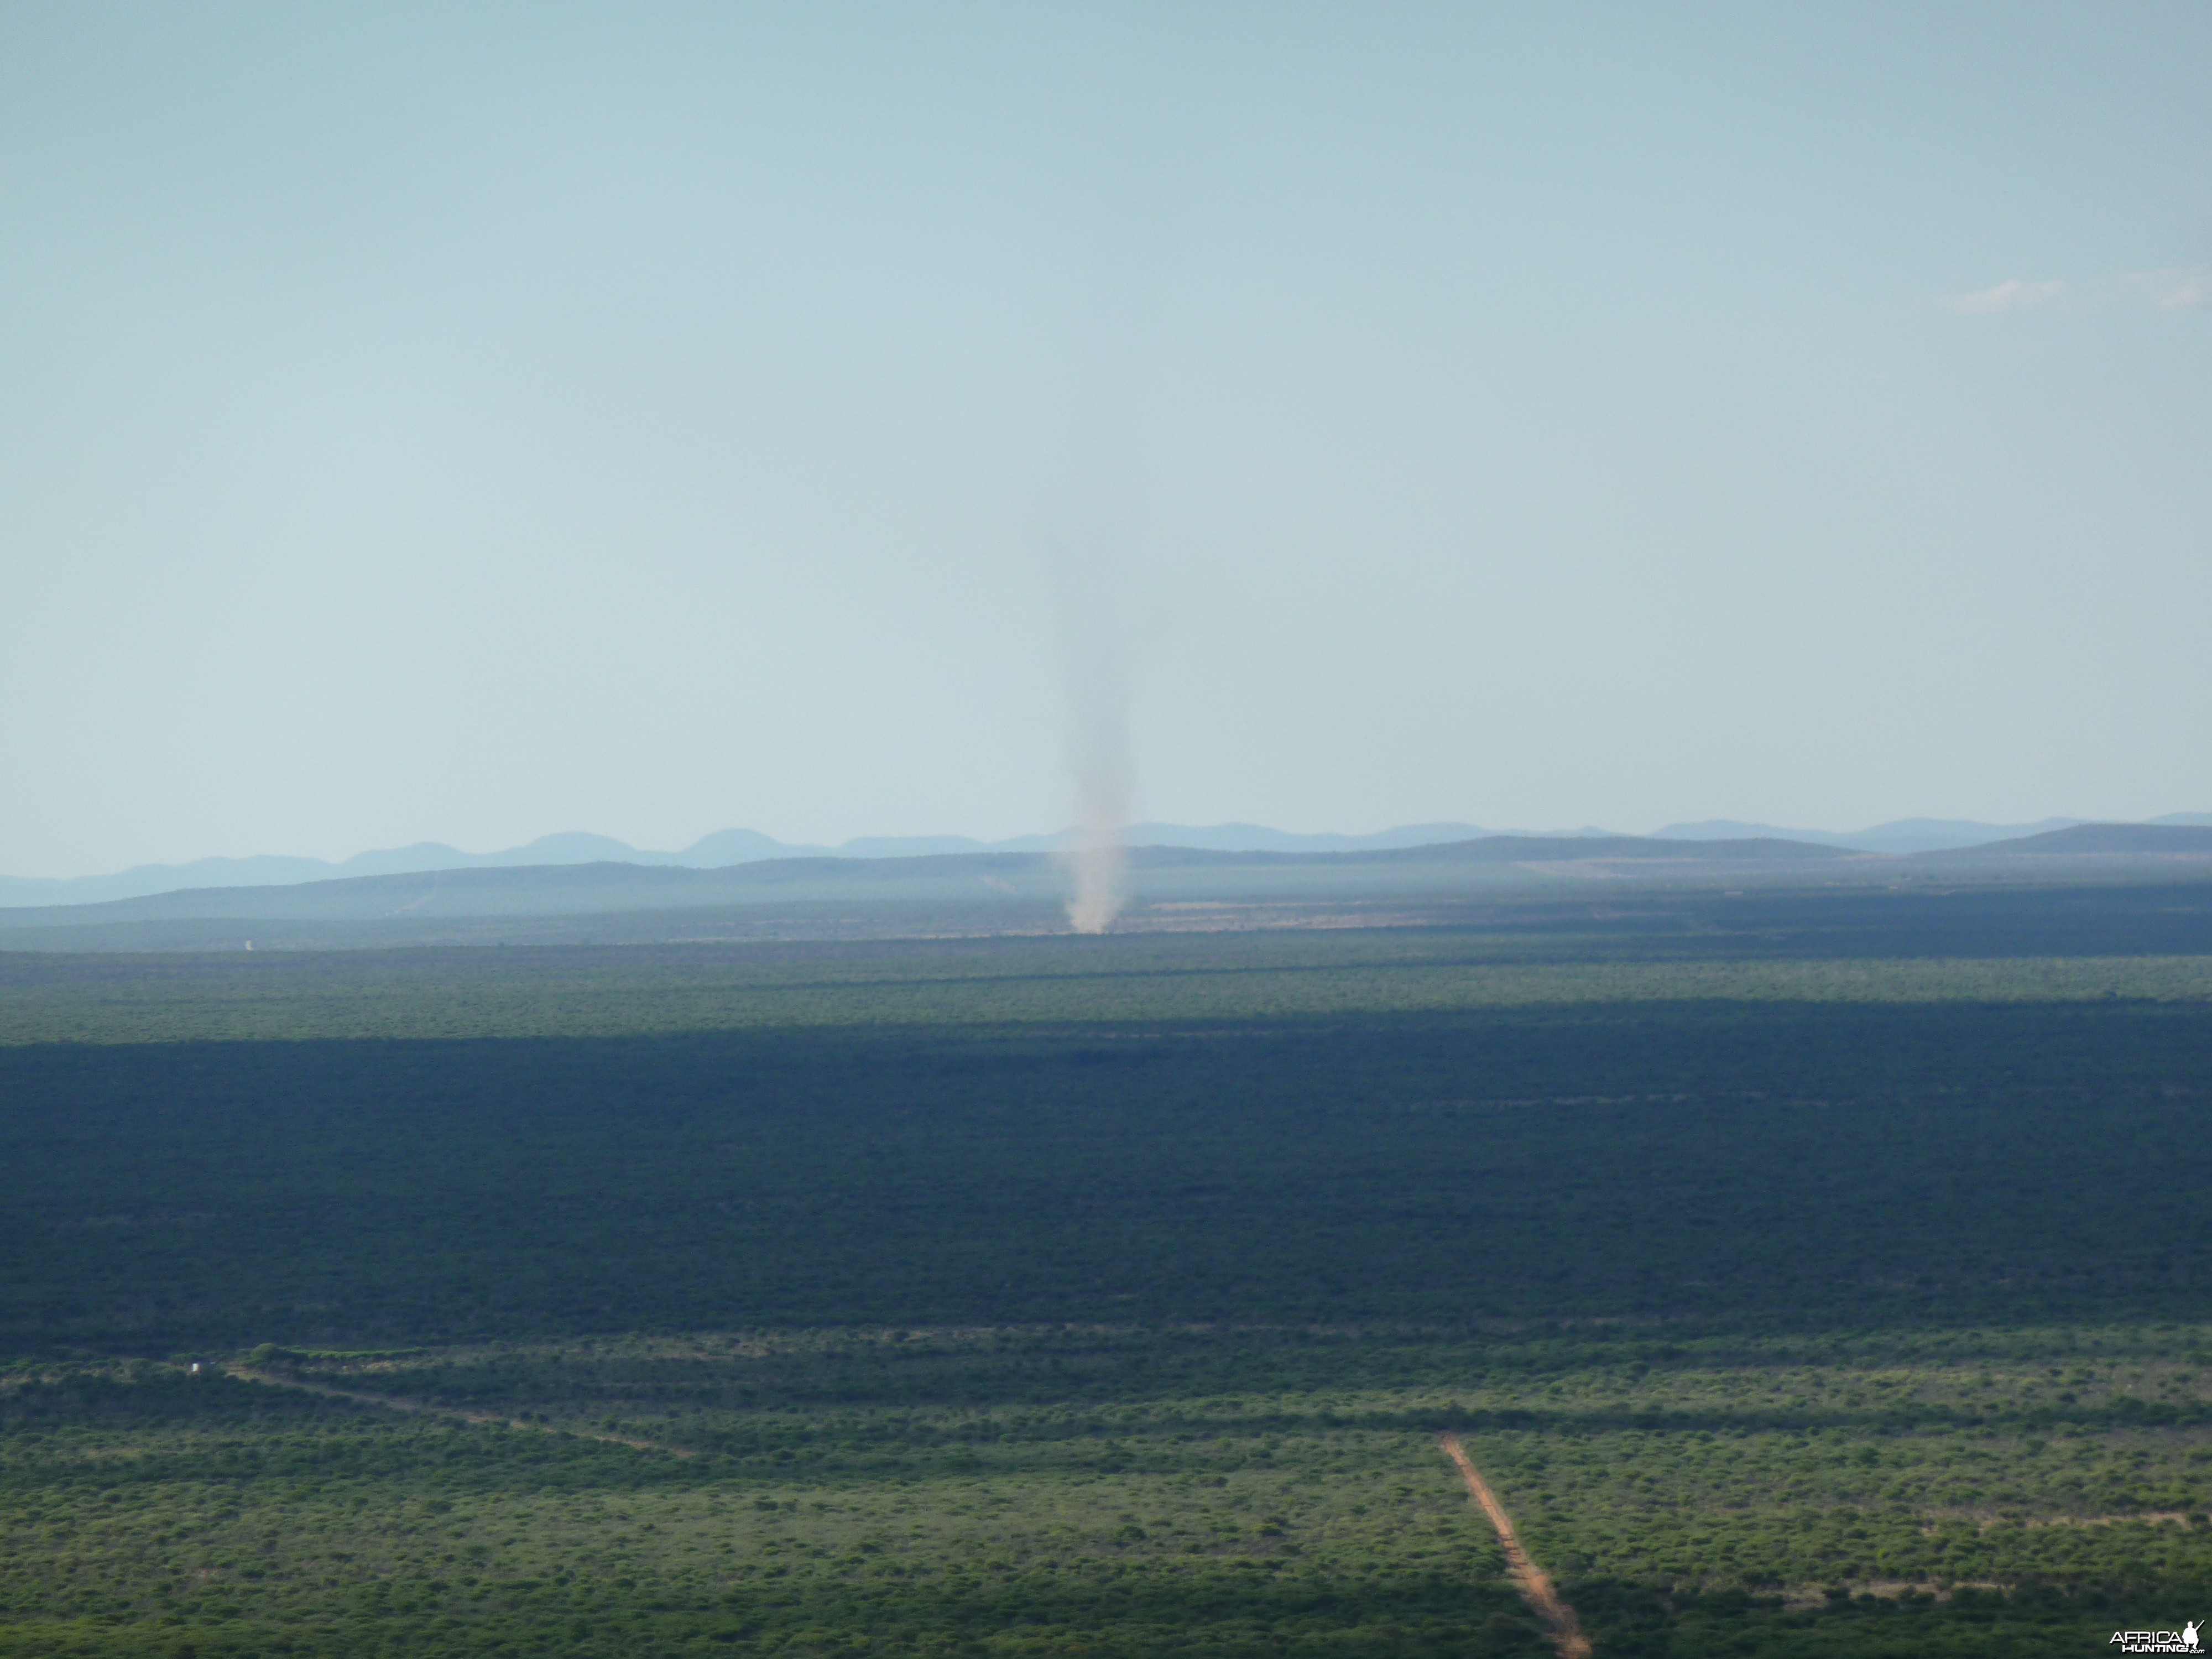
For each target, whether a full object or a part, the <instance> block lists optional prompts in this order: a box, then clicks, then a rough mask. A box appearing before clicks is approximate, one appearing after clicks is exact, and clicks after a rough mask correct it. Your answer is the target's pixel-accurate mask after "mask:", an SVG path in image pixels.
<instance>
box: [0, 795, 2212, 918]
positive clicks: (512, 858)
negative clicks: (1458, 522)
mask: <svg viewBox="0 0 2212 1659" xmlns="http://www.w3.org/2000/svg"><path fill="white" fill-rule="evenodd" d="M2203 826H2212V813H2207V812H2174V813H2169V814H2168V815H2166V817H2161V818H2155V819H2153V820H2151V821H2150V823H2149V824H2148V825H2144V826H2126V825H2120V826H2100V825H2093V824H2091V823H2088V821H2087V820H2083V819H2078V818H2047V819H2044V820H2042V821H2041V822H2039V823H2032V824H1988V823H1974V822H1972V821H1971V820H1966V819H1941V818H1901V819H1898V820H1896V821H1895V822H1893V823H1886V824H1876V825H1875V826H1874V827H1873V828H1871V829H1863V830H1858V831H1854V832H1852V833H1850V834H1838V833H1837V832H1834V831H1832V830H1825V829H1802V830H1799V829H1781V828H1778V827H1776V826H1774V825H1771V824H1761V823H1746V822H1742V821H1740V820H1736V819H1726V818H1716V819H1710V820H1707V821H1705V822H1704V823H1672V824H1668V825H1667V826H1666V827H1665V828H1663V829H1659V830H1656V831H1655V832H1654V833H1653V834H1652V835H1650V836H1622V835H1619V834H1617V833H1616V832H1613V831H1611V830H1607V829H1596V828H1594V827H1584V828H1583V829H1574V830H1567V831H1557V832H1545V833H1532V832H1528V831H1524V830H1514V829H1506V830H1496V829H1482V828H1480V827H1479V826H1477V825H1475V824H1471V823H1417V824H1401V825H1399V826H1397V827H1396V828H1394V829H1383V830H1376V831H1375V832H1372V833H1370V834H1358V835H1354V834H1341V833H1337V832H1334V831H1322V832H1318V833H1312V834H1302V833H1297V832H1294V831H1289V830H1282V829H1270V828H1268V827H1267V826H1266V825H1264V824H1255V823H1220V824H1212V825H1204V826H1200V825H1190V824H1173V823H1140V824H1135V825H1133V826H1132V827H1131V829H1130V831H1129V840H1130V843H1131V845H1132V846H1133V847H1138V848H1145V847H1180V848H1189V849H1191V850H1194V851H1200V852H1221V853H1236V854H1263V853H1282V854H1350V853H1373V852H1403V851H1412V850H1415V849H1418V848H1431V847H1439V846H1449V845H1458V844H1464V843H1467V842H1489V841H1497V842H1506V841H1514V840H1520V841H1545V842H1595V841H1609V842H1639V841H1657V842H1680V843H1705V842H1754V841H1763V842H1781V843H1786V844H1790V845H1794V846H1798V847H1823V848H1835V849H1842V850H1845V851H1850V852H1858V853H1881V854H1911V853H1928V852H1942V851H1959V850H1965V849H1967V848H1977V847H1984V846H1988V845H1990V844H1993V843H1996V842H2013V841H2026V840H2029V839H2032V838H2034V837H2037V836H2045V835H2049V834H2051V833H2055V832H2062V831H2064V830H2069V829H2077V828H2084V827H2087V828H2102V827H2118V828H2129V827H2144V828H2160V827H2182V828H2193V827H2203ZM1072 833H1073V832H1072V831H1065V830H1064V831H1061V832H1060V834H1058V835H1051V836H1014V837H1012V838H1010V839H1008V840H1005V841H999V842H981V841H976V840H974V839H972V838H970V837H968V836H862V837H860V838H858V839H855V840H853V841H848V842H844V843H842V845H840V846H837V847H822V846H809V845H804V844H795V843H787V842H780V841H778V840H776V839H775V837H774V836H768V835H763V834H762V833H761V832H760V831H758V830H756V829H721V830H717V831H715V832H714V834H712V835H709V836H702V837H701V838H700V839H699V840H698V841H696V842H693V843H692V844H691V845H690V847H688V848H684V849H683V850H682V851H680V852H672V853H671V852H653V851H650V850H641V849H639V848H634V847H631V846H629V844H628V843H627V842H620V841H617V840H615V839H614V838H613V837H611V836H595V835H587V834H584V833H581V832H570V833H564V834H560V835H552V836H539V837H538V839H537V840H536V841H533V842H529V843H527V844H526V845H525V846H521V847H513V848H505V849H503V850H501V851H499V852H494V853H465V852H462V851H461V850H460V849H459V848H453V847H449V846H447V845H446V844H445V843H443V842H417V843H416V844H415V845H413V846H411V847H401V848H386V849H383V850H380V851H376V852H369V853H359V854H355V855H354V856H353V857H351V858H349V859H345V860H339V861H337V862H332V861H331V860H323V859H310V858H289V857H278V856H257V857H252V858H239V859H231V858H214V859H199V860H194V861H192V862H191V863H189V864H182V865H165V864H151V865H141V866H137V867H135V868H133V869H130V870H125V871H120V872H116V873H114V874H112V875H104V876H76V877H60V878H56V877H20V876H0V909H22V908H42V909H43V908H52V907H54V906H58V905H76V904H99V903H106V902H114V901H117V900H121V899H130V898H145V897H151V896H155V895H158V894H162V893H170V892H179V891H189V890H200V889H208V888H246V887H275V886H299V885H305V884H310V883H317V882H325V881H332V880H346V879H352V878H365V877H372V876H384V875H422V874H429V873H433V872H441V871H454V870H496V869H520V868H547V867H556V866H571V865H584V864H599V863H613V864H626V865H632V866H639V867H643V868H653V867H672V868H683V869H692V870H710V869H726V868H729V867H732V866H738V865H747V864H761V863H768V862H772V861H775V862H781V861H787V860H799V859H822V860H848V861H850V860H871V861H872V860H886V859H889V860H898V859H911V858H925V857H931V856H944V855H958V854H984V853H1048V852H1051V851H1054V850H1055V849H1056V848H1060V847H1061V846H1064V845H1066V844H1067V842H1068V839H1069V837H1070V836H1071V835H1072ZM1583 855H1584V856H1587V854H1583ZM1685 856H1692V855H1689V854H1685Z"/></svg>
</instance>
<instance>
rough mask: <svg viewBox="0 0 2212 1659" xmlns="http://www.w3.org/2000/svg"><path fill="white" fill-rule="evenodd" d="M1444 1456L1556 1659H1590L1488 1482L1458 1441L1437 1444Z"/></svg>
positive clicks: (1568, 1610) (1574, 1623)
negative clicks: (1492, 1532)
mask: <svg viewBox="0 0 2212 1659" xmlns="http://www.w3.org/2000/svg"><path fill="white" fill-rule="evenodd" d="M1441 1444H1442V1445H1443V1449H1444V1455H1445V1456H1447V1457H1449V1458H1450V1459H1451V1461H1452V1462H1455V1463H1456V1464H1458V1465H1459V1472H1460V1474H1461V1476H1462V1478H1463V1479H1464V1480H1466V1482H1467V1489H1468V1492H1470V1493H1472V1494H1473V1496H1474V1501H1475V1502H1476V1503H1478V1504H1480V1505H1482V1512H1483V1513H1484V1514H1485V1515H1486V1516H1489V1517H1490V1524H1491V1525H1492V1526H1493V1527H1495V1528H1498V1543H1499V1544H1500V1545H1502V1546H1503V1547H1504V1550H1505V1563H1506V1565H1508V1566H1509V1567H1510V1568H1511V1569H1512V1571H1513V1579H1514V1582H1515V1583H1517V1584H1519V1585H1520V1586H1521V1594H1522V1595H1524V1596H1526V1597H1527V1598H1528V1605H1529V1606H1530V1607H1533V1608H1534V1609H1535V1613H1536V1616H1537V1617H1538V1618H1539V1619H1541V1620H1543V1621H1544V1627H1545V1629H1547V1630H1548V1631H1549V1632H1551V1633H1552V1643H1553V1646H1555V1647H1557V1648H1558V1649H1559V1659H1590V1644H1589V1637H1587V1636H1585V1635H1583V1626H1582V1621H1581V1620H1578V1619H1577V1618H1576V1617H1575V1610H1574V1609H1573V1608H1572V1607H1569V1606H1568V1605H1567V1604H1566V1603H1565V1601H1561V1600H1559V1591H1557V1590H1555V1589H1553V1588H1552V1581H1551V1580H1550V1579H1549V1578H1547V1577H1545V1576H1544V1570H1543V1569H1542V1568H1541V1567H1540V1566H1538V1565H1536V1564H1535V1563H1534V1561H1532V1560H1530V1559H1528V1551H1527V1550H1524V1549H1522V1547H1521V1538H1520V1534H1517V1533H1516V1532H1515V1531H1514V1530H1513V1517H1512V1516H1510V1515H1508V1514H1506V1512H1505V1505H1504V1504H1501V1503H1499V1502H1498V1494H1497V1493H1496V1492H1492V1491H1491V1489H1490V1482H1488V1481H1487V1480H1484V1479H1483V1478H1482V1472H1481V1471H1480V1469H1478V1468H1475V1467H1474V1464H1473V1463H1472V1462H1468V1455H1467V1453H1466V1452H1465V1451H1464V1450H1463V1449H1462V1448H1461V1446H1460V1443H1459V1437H1458V1436H1457V1435H1455V1434H1448V1435H1445V1436H1444V1437H1443V1440H1442V1442H1441Z"/></svg>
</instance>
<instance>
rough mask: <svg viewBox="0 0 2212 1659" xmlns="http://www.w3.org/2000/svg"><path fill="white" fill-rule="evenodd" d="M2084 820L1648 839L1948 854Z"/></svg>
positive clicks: (2190, 821) (2204, 819)
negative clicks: (1775, 840)
mask: <svg viewBox="0 0 2212 1659" xmlns="http://www.w3.org/2000/svg"><path fill="white" fill-rule="evenodd" d="M2097 821H2098V820H2093V819H2089V818H2041V819H2039V820H2038V821H2037V822H2035V823H1977V822H1976V821H1974V820H1973V819H1972V818H1896V819H1893V820H1892V821H1891V822H1890V823H1877V824H1875V826H1874V827H1873V828H1872V829H1853V830H1848V831H1843V832H1838V831H1837V830H1833V829H1782V828H1779V827H1778V826H1777V825H1774V824H1771V823H1739V822H1738V821H1736V820H1735V819H1733V818H1709V819H1707V820H1705V822H1704V823H1670V824H1668V826H1667V827H1666V828H1665V829H1655V830H1653V831H1652V832H1651V833H1652V834H1653V835H1654V836H1659V837H1662V838H1663V839H1666V840H1668V841H1741V840H1749V839H1753V838H1754V837H1756V838H1762V839H1764V838H1770V837H1776V836H1778V837H1780V838H1782V839H1784V840H1785V841H1809V842H1815V843H1817V844H1819V845H1820V846H1823V847H1848V848H1851V849H1852V850H1853V851H1855V852H1860V853H1899V854H1902V853H1949V852H1955V851H1957V850H1958V849H1960V848H1965V847H1985V846H1987V845H1988V844H1989V843H1990V842H1996V841H2018V840H2021V839H2022V838H2024V837H2026V836H2042V835H2048V834H2049V833H2050V832H2051V831H2052V830H2054V829H2072V828H2074V827H2075V825H2076V824H2081V823H2093V822H2097ZM2149 822H2150V823H2171V824H2183V825H2197V826H2203V825H2206V824H2212V812H2169V813H2167V814H2166V816H2165V817H2162V818H2152V819H2150V820H2149Z"/></svg>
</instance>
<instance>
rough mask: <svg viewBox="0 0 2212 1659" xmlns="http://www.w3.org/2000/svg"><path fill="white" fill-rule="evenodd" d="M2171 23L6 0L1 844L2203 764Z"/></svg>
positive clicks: (2198, 278)
mask: <svg viewBox="0 0 2212 1659" xmlns="http://www.w3.org/2000/svg"><path fill="white" fill-rule="evenodd" d="M2208 76H2212V11H2208V10H2207V9H2205V8H2203V7H2202V6H2191V5H2185V4H2179V3H2165V4H2160V3H2152V4H2144V5H2141V6H2136V7H2130V8H2128V9H2124V10H2112V9H2101V10H2087V9H2079V8H2070V7H2064V6H2058V5H2034V4H2030V5H2006V6H2003V7H1997V6H1995V5H1962V6H1959V7H1954V8H1947V9H1942V10H1941V11H1914V10H1907V9H1879V10H1867V9H1858V8H1846V7H1822V6H1814V7H1804V8H1792V9H1787V10H1784V11H1777V10H1773V9H1764V8H1755V7H1749V6H1727V5H1723V6H1717V7H1710V8H1702V9H1698V10H1696V11H1693V12H1691V11H1685V12H1674V11H1656V10H1648V9H1632V8H1628V7H1621V6H1613V5H1595V6H1567V7H1559V8H1552V9H1543V10H1538V11H1529V10H1514V9H1477V8H1468V7H1459V6H1451V7H1446V6H1430V5H1401V6H1394V7H1389V8H1383V9H1362V10H1359V11H1358V12H1353V11H1350V10H1344V9H1331V8H1323V7H1318V6H1310V5H1291V6H1285V7H1273V8H1267V9H1261V8H1257V7H1251V6H1245V5H1234V4H1224V5H1211V6H1199V7H1169V6H1164V5H1155V4H1138V5H1132V6H1125V7H1116V8H1111V9H1108V8H1097V9H1080V8H1063V9H1050V10H1028V11H1025V10H1018V9H1006V8H993V7H987V6H981V5H963V4H950V5H945V6H941V7H937V8H933V9H927V10H923V11H917V10H912V9H893V8H887V7H880V6H861V5H837V4H829V5H823V6H817V7H810V8H805V9H800V8H773V7H762V8H754V9H744V10H727V9H714V8H708V7H703V6H692V5H684V4H671V5H668V6H663V7H659V8H655V9H651V10H649V11H621V12H611V11H605V10H599V9H588V8H583V7H577V6H567V5H554V6H545V7H533V8H529V9H523V8H519V7H512V6H502V5H483V6H477V7H472V8H468V9H447V8H434V7H427V6H410V5H395V6H390V7H380V8H375V9H366V8H347V7H343V6H341V7H331V8H321V9H313V10H299V9H283V8H278V7H275V6H268V5H256V4H211V5H208V6H203V7H197V8H193V9H173V8H163V7H158V6H153V5H149V4H136V5H133V4H124V5H118V6H115V7H110V8H104V9H100V10H98V11H96V12H94V11H88V10H85V9H82V8H75V7H68V6H63V5H59V4H52V3H33V4H24V5H18V6H14V7H10V8H9V9H7V10H6V11H5V12H4V13H0V214H4V216H5V218H6V221H7V222H8V223H9V227H10V229H11V233H12V234H11V235H10V238H9V247H10V253H9V258H8V259H7V260H6V261H5V262H0V434H4V435H5V441H4V442H0V547H4V549H5V550H6V555H5V557H4V559H0V700H4V707H5V708H7V710H8V711H9V719H8V720H6V721H5V722H0V768H4V769H5V772H6V775H7V776H8V778H9V799H10V803H11V807H12V810H11V811H9V812H7V813H6V814H4V815H0V872H7V873H9V874H11V875H21V876H33V877H34V876H45V875H55V876H76V875H87V874H94V873H104V872H114V871H120V870H123V869H126V868H129V867H131V866H141V865H146V864H177V863H185V862H189V861H191V860H196V859H199V858H204V857H244V856H252V855H256V854H277V855H289V856H300V857H316V858H324V859H327V860H340V859H343V858H345V857H347V856H349V855H351V854H356V853H359V852H362V851H365V850H369V849H376V848H401V847H405V846H408V845H410V844H414V843H417V842H425V841H438V842H447V843H448V844H452V845H455V846H459V847H470V848H509V847H513V846H517V845H520V844H523V843H526V842H529V841H530V840H532V839H533V838H534V837H536V836H538V835H540V834H542V833H545V830H546V826H548V825H585V826H589V831H588V832H589V833H599V834H605V835H608V836H612V837H615V838H617V839H619V840H621V841H623V842H628V843H629V844H630V845H632V846H634V847H638V848H681V847H683V846H685V845H687V844H689V843H690V842H691V841H693V840H696V838H697V836H699V835H701V834H703V833H708V830H707V829H701V828H699V827H698V826H702V825H703V826H708V829H711V828H712V827H714V826H722V825H750V826H756V827H758V828H760V829H763V831H764V832H766V833H769V834H772V835H774V836H776V837H777V838H778V839H779V840H785V841H788V842H796V843H800V844H829V845H836V844H838V843H841V842H845V841H848V840H850V839H853V838H854V837H858V836H871V835H884V834H896V833H900V831H899V830H898V829H897V826H898V825H901V824H907V823H913V824H924V825H942V826H945V833H948V834H957V835H963V836H971V837H973V838H975V839H977V840H981V841H986V842H989V841H996V840H1004V839H1006V838H1009V837H1012V836H1021V835H1026V834H1036V833H1047V832H1045V831H1042V830H1040V829H1039V827H1038V826H1040V825H1060V824H1066V823H1074V822H1076V821H1078V819H1079V817H1084V816H1088V817H1095V816H1097V811H1094V810H1093V807H1092V806H1086V805H1085V802H1084V799H1083V798H1085V797H1087V798H1089V799H1091V801H1092V802H1093V803H1094V805H1095V803H1096V801H1097V800H1099V799H1105V800H1108V801H1109V803H1110V805H1111V808H1112V811H1115V812H1119V811H1124V810H1126V811H1127V813H1128V814H1130V815H1132V816H1133V817H1136V818H1138V819H1140V820H1153V821H1165V822H1173V823H1190V824H1209V823H1222V822H1227V821H1243V822H1250V823H1261V824H1322V825H1348V824H1355V823H1365V824H1393V825H1395V824H1407V823H1437V822H1466V823H1474V824H1481V825H1507V824H1517V825H1529V824H1534V825H1589V824H1620V825H1627V826H1630V827H1631V828H1633V827H1636V826H1642V825H1655V824H1656V825H1665V824H1668V823H1679V822H1683V821H1692V820H1698V819H1701V818H1708V817H1727V818H1733V819H1738V820H1743V821H1750V822H1758V823H1773V824H1778V825H1790V824H1796V825H1829V824H1841V825H1869V826H1872V825H1878V824H1881V823H1887V822H1890V821H1893V820H1895V819H1899V818H1903V817H1913V816H1928V817H1945V818H1960V819H1972V820H1977V821H1981V822H1986V823H2030V822H2038V821H2040V820H2041V819H2043V818H2045V817H2050V816H2052V809H2051V805H2050V801H2051V797H2053V796H2054V795H2064V796H2069V797H2073V798H2075V799H2078V800H2087V801H2091V802H2093V803H2095V804H2096V805H2098V806H2099V807H2100V815H2101V816H2106V817H2112V818H2115V819H2120V820H2135V819H2142V818H2148V817H2153V816H2155V815H2159V814H2163V813H2168V812H2172V811H2176V810H2193V809H2194V806H2195V805H2199V804H2206V803H2212V757H2208V755H2207V753H2206V748H2205V745H2204V744H2203V741H2202V738H2201V735H2200V734H2201V732H2202V730H2203V724H2204V714H2205V711H2206V709H2207V708H2208V706H2212V653H2205V652H2204V651H2203V649H2202V646H2201V640H2200V637H2199V636H2200V635H2201V634H2202V632H2203V626H2202V619H2203V617H2204V616H2205V615H2206V614H2207V610H2208V605H2212V560H2208V559H2207V558H2206V557H2205V556H2204V553H2205V548H2204V530H2203V526H2205V525H2206V524H2207V523H2208V522H2212V468H2207V467H2206V466H2205V465H2203V455H2204V454H2205V453H2207V447H2208V440H2212V374H2207V372H2206V371H2207V368H2212V332H2208V330H2212V185H2208V184H2207V182H2206V181H2207V179H2208V178H2212V173H2208V170H2207V167H2206V162H2207V161H2208V160H2212V114H2208V106H2207V105H2206V102H2205V100H2204V99H2203V86H2204V85H2205V83H2206V82H2207V79H2208ZM1086 755H1089V756H1091V757H1092V763H1095V764H1094V770H1095V771H1096V772H1097V777H1095V778H1094V783H1097V782H1098V781H1101V780H1103V782H1104V783H1106V784H1108V785H1110V787H1106V788H1104V789H1103V791H1102V790H1101V789H1099V788H1097V787H1093V788H1091V789H1089V790H1084V789H1079V787H1078V785H1077V782H1076V780H1075V779H1074V778H1073V776H1072V775H1071V769H1072V763H1085V762H1084V759H1083V757H1085V756H1086ZM1099 810H1103V809H1099ZM2083 816H2090V815H2083Z"/></svg>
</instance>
